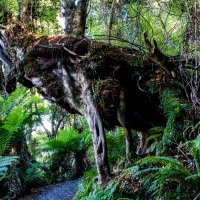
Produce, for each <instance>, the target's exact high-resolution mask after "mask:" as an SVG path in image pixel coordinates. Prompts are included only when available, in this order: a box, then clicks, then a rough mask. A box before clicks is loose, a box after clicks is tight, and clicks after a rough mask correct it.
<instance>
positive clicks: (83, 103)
mask: <svg viewBox="0 0 200 200" xmlns="http://www.w3.org/2000/svg"><path fill="white" fill-rule="evenodd" d="M11 28H12V30H7V31H4V32H3V34H2V35H1V37H0V42H1V41H5V42H7V43H8V44H7V45H4V48H5V49H4V52H9V54H7V56H8V57H10V59H11V61H12V63H13V66H12V70H11V71H10V73H9V81H8V83H7V85H6V87H7V90H8V91H9V92H12V91H13V90H14V89H15V85H16V81H18V82H20V83H21V84H23V85H24V86H26V87H36V88H37V89H38V92H39V93H40V94H42V95H43V96H44V97H45V98H46V99H47V100H50V101H52V102H55V103H56V104H58V105H60V106H61V107H63V108H64V109H66V110H67V111H69V112H70V113H74V114H81V115H83V116H85V118H86V120H87V122H88V124H89V127H90V131H91V134H92V140H93V146H94V153H95V161H96V167H97V171H98V182H99V183H104V182H106V181H107V179H108V178H109V176H110V169H109V164H108V157H107V144H106V138H105V131H104V127H106V128H108V129H112V128H114V127H115V126H116V125H120V124H121V126H123V127H124V129H125V133H126V141H127V150H126V153H127V157H128V159H129V160H131V157H132V136H131V129H134V130H138V131H148V130H149V128H151V126H150V124H152V123H154V125H155V126H156V125H160V126H162V125H163V124H159V123H157V124H156V121H155V120H157V119H158V118H159V117H162V116H160V115H155V116H154V111H156V112H155V113H158V112H157V108H158V103H157V100H156V101H155V99H154V97H151V95H150V93H147V92H143V91H141V89H140V87H139V84H140V83H141V80H140V83H139V82H138V75H137V74H140V76H141V75H145V78H144V79H143V80H145V82H148V84H149V82H155V78H156V79H157V80H158V76H155V78H152V73H158V72H157V71H159V75H160V74H162V76H161V78H162V79H161V78H160V81H159V82H158V83H159V84H158V86H159V87H160V85H162V84H163V85H166V84H168V83H166V82H162V80H164V81H167V80H170V82H169V84H170V83H171V80H173V79H174V78H173V76H172V75H171V74H172V73H170V71H171V70H173V67H174V66H175V64H174V63H173V62H172V61H169V59H162V60H159V57H158V56H157V54H156V52H154V54H155V55H152V56H154V57H155V58H156V59H157V60H156V59H153V61H152V59H151V57H147V59H146V60H144V57H145V56H144V53H143V52H140V51H137V50H135V49H129V48H122V47H114V46H112V45H108V44H105V43H100V42H95V41H90V40H87V39H86V38H84V39H77V38H73V37H68V36H38V35H36V36H35V35H32V34H27V33H24V29H23V28H21V27H20V25H16V26H14V27H11ZM9 32H11V33H12V34H9ZM7 33H8V34H7ZM25 41H26V42H25ZM5 42H4V43H5ZM146 42H147V43H148V42H149V41H148V39H147V38H146ZM151 47H152V46H149V48H151ZM155 50H156V49H155ZM159 53H160V52H159ZM159 55H160V54H159ZM162 56H164V55H162ZM171 60H173V59H171ZM162 62H165V63H162ZM169 65H170V69H167V70H168V72H169V73H162V72H163V71H166V68H167V67H168V66H169ZM149 66H150V67H149ZM162 66H164V68H162ZM147 72H148V73H147ZM148 74H149V75H150V76H148ZM163 76H167V78H165V79H164V78H163ZM159 77H160V76H159ZM143 80H142V81H143ZM177 81H178V80H177V79H176V82H177ZM145 82H143V83H142V85H145ZM173 83H174V82H172V84H173ZM101 86H102V87H101ZM97 96H98V98H97ZM141 104H144V105H141ZM145 104H147V105H146V108H147V110H145V112H144V109H143V107H144V106H145ZM152 105H153V106H154V107H155V110H153V109H150V111H149V110H148V109H149V108H152ZM127 106H128V107H127ZM140 112H141V113H142V114H140ZM134 113H136V114H134ZM138 113H139V114H138ZM141 116H142V117H141ZM152 119H153V120H154V121H148V120H152Z"/></svg>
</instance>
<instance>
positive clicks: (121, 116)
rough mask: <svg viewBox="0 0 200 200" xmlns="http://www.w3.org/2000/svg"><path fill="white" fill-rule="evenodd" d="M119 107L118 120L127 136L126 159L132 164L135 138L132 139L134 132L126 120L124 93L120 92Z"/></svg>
mask: <svg viewBox="0 0 200 200" xmlns="http://www.w3.org/2000/svg"><path fill="white" fill-rule="evenodd" d="M119 101H120V102H119V106H118V109H117V118H118V120H119V122H120V124H121V125H122V127H123V128H124V132H125V136H126V157H127V159H128V161H129V163H131V159H132V158H133V138H132V132H131V127H130V125H129V123H128V120H127V119H126V115H125V113H126V104H125V99H124V92H123V91H121V92H120V98H119Z"/></svg>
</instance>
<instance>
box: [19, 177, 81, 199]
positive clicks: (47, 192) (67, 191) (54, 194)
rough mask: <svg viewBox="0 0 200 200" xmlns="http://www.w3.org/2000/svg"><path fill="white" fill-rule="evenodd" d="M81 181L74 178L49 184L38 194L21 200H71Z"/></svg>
mask: <svg viewBox="0 0 200 200" xmlns="http://www.w3.org/2000/svg"><path fill="white" fill-rule="evenodd" d="M79 183H80V180H74V181H67V182H64V183H59V184H56V185H51V186H47V187H44V188H41V189H39V190H38V192H37V193H36V194H33V195H29V196H26V197H24V198H20V199H19V200H71V199H73V197H74V196H75V193H76V191H77V185H78V184H79Z"/></svg>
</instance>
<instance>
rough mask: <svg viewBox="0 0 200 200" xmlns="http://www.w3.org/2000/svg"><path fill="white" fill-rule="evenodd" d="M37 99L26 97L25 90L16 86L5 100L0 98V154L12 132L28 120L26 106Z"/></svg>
mask: <svg viewBox="0 0 200 200" xmlns="http://www.w3.org/2000/svg"><path fill="white" fill-rule="evenodd" d="M38 99H39V98H37V97H35V96H31V97H26V93H25V90H24V89H22V88H18V89H17V90H16V91H15V92H13V93H12V94H11V95H10V96H9V97H8V99H7V100H2V99H1V100H0V105H1V110H0V154H3V152H4V151H5V149H6V146H7V144H8V142H9V141H10V139H11V137H12V136H13V134H14V133H17V132H18V131H19V130H20V129H22V128H23V127H24V125H25V123H27V122H28V121H27V120H28V119H29V117H30V116H31V115H32V113H31V112H29V111H28V110H27V108H28V107H29V106H30V105H31V103H33V102H36V101H38ZM25 110H26V112H25Z"/></svg>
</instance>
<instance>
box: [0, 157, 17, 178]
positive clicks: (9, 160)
mask: <svg viewBox="0 0 200 200" xmlns="http://www.w3.org/2000/svg"><path fill="white" fill-rule="evenodd" d="M18 159H19V157H18V156H0V180H2V179H3V178H4V175H5V173H6V172H7V170H8V166H12V165H13V163H17V162H18Z"/></svg>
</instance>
